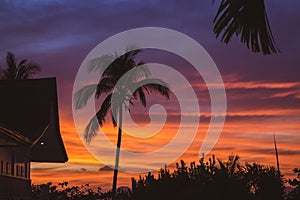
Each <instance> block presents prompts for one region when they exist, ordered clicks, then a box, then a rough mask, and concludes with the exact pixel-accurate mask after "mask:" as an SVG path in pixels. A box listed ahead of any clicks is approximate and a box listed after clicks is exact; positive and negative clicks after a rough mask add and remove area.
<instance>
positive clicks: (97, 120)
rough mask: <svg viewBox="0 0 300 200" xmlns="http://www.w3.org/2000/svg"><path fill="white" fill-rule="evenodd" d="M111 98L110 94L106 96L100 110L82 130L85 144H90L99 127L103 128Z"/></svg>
mask: <svg viewBox="0 0 300 200" xmlns="http://www.w3.org/2000/svg"><path fill="white" fill-rule="evenodd" d="M111 97H112V94H110V95H108V96H107V97H106V98H105V100H104V101H103V103H102V105H101V108H100V109H99V110H98V112H97V113H96V115H95V116H94V117H92V119H91V120H90V121H89V123H88V124H87V126H86V127H85V130H84V139H85V140H86V142H87V143H90V142H91V141H92V139H93V138H94V137H95V136H96V135H97V131H98V129H99V125H100V126H103V124H104V122H105V116H106V115H107V113H108V111H109V110H110V108H111Z"/></svg>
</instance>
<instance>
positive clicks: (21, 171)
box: [20, 166, 24, 177]
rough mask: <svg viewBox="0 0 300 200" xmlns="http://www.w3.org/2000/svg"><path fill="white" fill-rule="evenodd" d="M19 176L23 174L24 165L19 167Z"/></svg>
mask: <svg viewBox="0 0 300 200" xmlns="http://www.w3.org/2000/svg"><path fill="white" fill-rule="evenodd" d="M20 176H21V177H23V176H24V167H23V166H21V167H20Z"/></svg>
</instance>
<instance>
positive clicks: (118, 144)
mask: <svg viewBox="0 0 300 200" xmlns="http://www.w3.org/2000/svg"><path fill="white" fill-rule="evenodd" d="M121 140H122V105H121V106H120V108H119V129H118V141H117V149H116V160H115V169H114V177H113V186H112V199H113V200H115V199H116V192H117V180H118V172H119V158H120V148H121Z"/></svg>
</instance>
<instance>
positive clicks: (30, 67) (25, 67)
mask: <svg viewBox="0 0 300 200" xmlns="http://www.w3.org/2000/svg"><path fill="white" fill-rule="evenodd" d="M22 61H25V60H22ZM40 71H41V68H40V66H39V65H37V64H33V63H27V64H26V62H23V64H21V63H20V64H19V66H18V68H17V74H16V79H28V78H30V77H31V76H32V75H34V74H37V73H38V72H40Z"/></svg>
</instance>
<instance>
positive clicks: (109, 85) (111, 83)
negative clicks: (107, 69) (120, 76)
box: [95, 77, 116, 98]
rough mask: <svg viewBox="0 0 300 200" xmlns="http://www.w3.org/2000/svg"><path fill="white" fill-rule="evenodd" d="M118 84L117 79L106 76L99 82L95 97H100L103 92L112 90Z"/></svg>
mask: <svg viewBox="0 0 300 200" xmlns="http://www.w3.org/2000/svg"><path fill="white" fill-rule="evenodd" d="M115 84H116V80H115V79H114V78H112V77H104V78H102V79H100V81H99V83H98V84H97V89H96V93H95V97H96V98H99V97H100V96H101V95H102V94H106V93H109V92H111V91H112V90H113V89H114V87H115Z"/></svg>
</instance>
